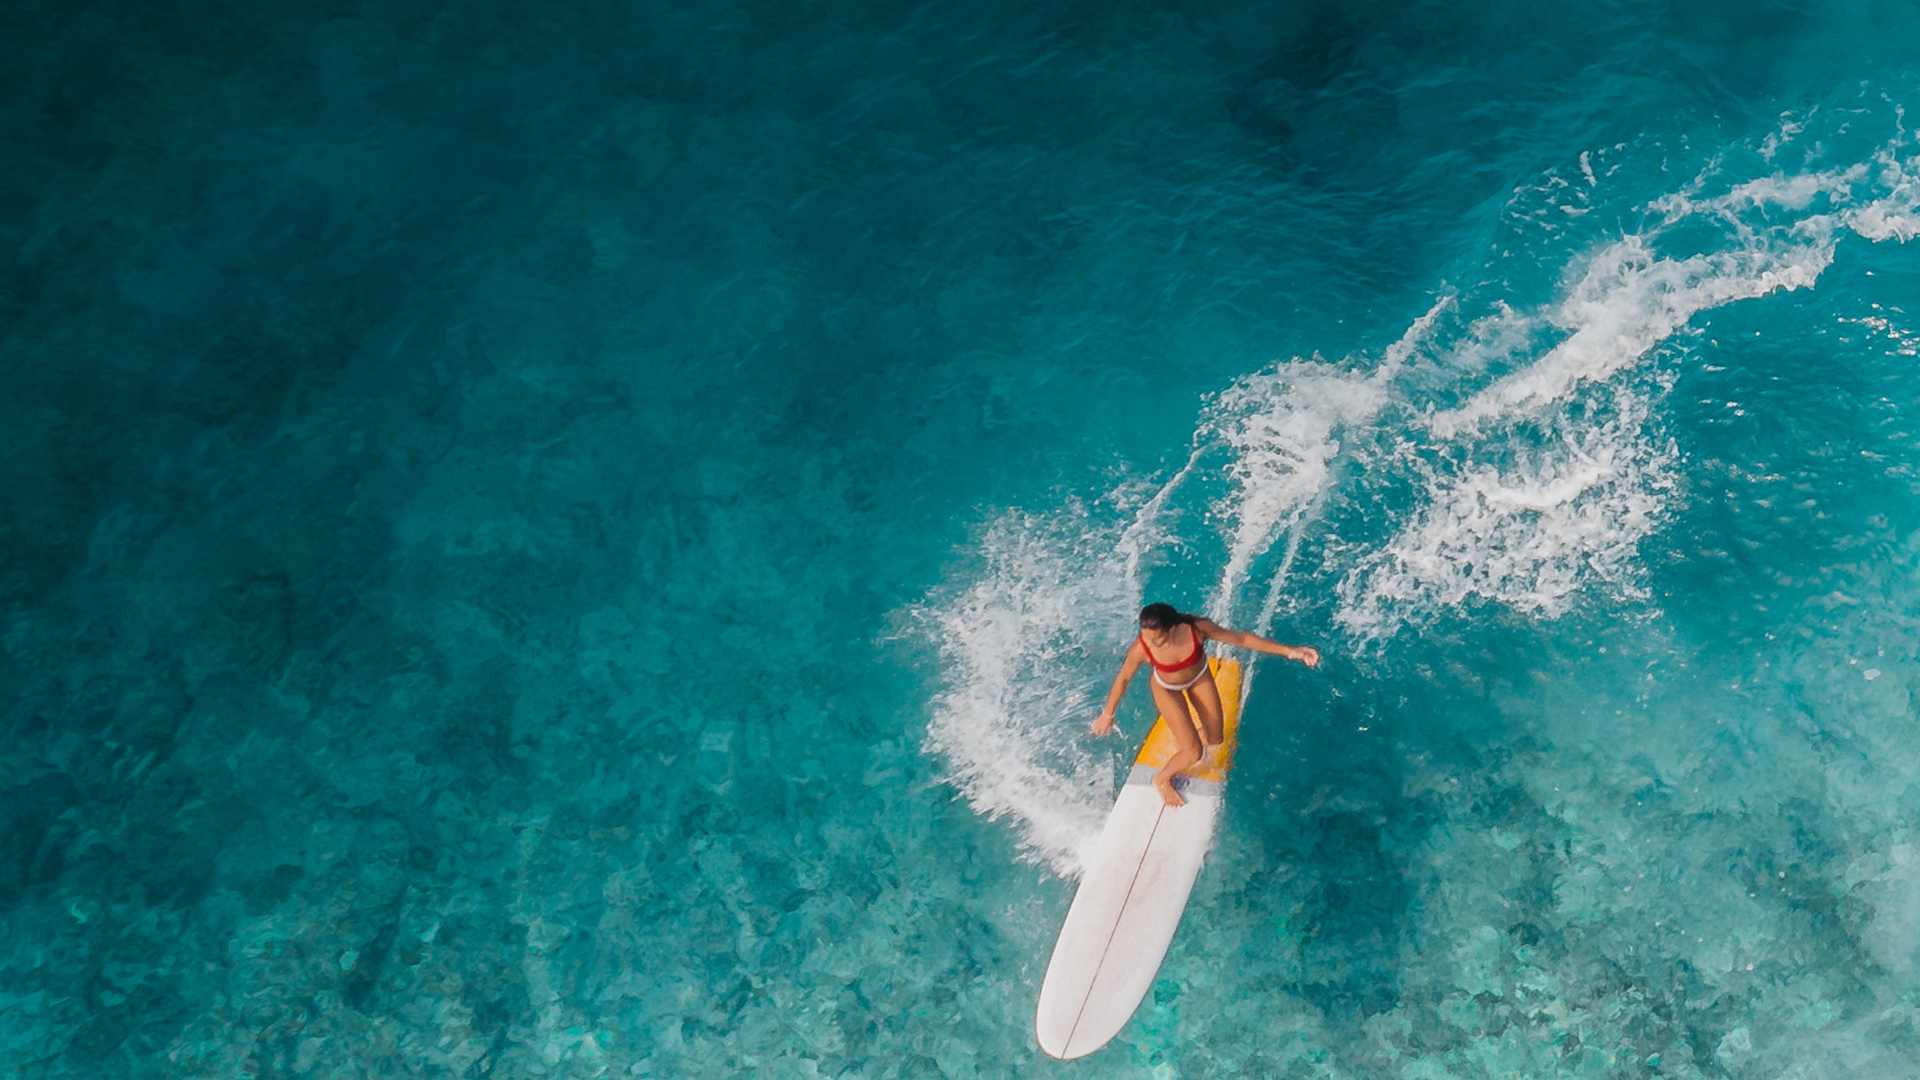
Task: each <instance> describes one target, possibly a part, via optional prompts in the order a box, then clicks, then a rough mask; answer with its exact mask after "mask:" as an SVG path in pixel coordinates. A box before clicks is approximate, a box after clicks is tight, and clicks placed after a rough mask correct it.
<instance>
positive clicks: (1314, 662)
mask: <svg viewBox="0 0 1920 1080" xmlns="http://www.w3.org/2000/svg"><path fill="white" fill-rule="evenodd" d="M1287 659H1289V660H1298V661H1300V662H1301V663H1303V664H1305V665H1307V666H1308V667H1319V666H1320V650H1319V649H1316V648H1314V647H1313V646H1311V645H1295V646H1294V647H1293V651H1292V652H1291V653H1289V654H1288V656H1287Z"/></svg>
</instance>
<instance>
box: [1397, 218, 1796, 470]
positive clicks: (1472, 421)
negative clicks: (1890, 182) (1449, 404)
mask: <svg viewBox="0 0 1920 1080" xmlns="http://www.w3.org/2000/svg"><path fill="white" fill-rule="evenodd" d="M1832 261H1833V243H1832V240H1831V239H1830V238H1825V239H1820V240H1816V241H1814V242H1812V243H1806V244H1795V245H1789V246H1786V247H1783V248H1767V247H1753V248H1743V249H1740V250H1736V251H1726V252H1716V253H1712V254H1704V255H1695V256H1691V257H1688V258H1682V259H1669V258H1662V257H1660V256H1659V255H1657V254H1656V253H1655V252H1654V250H1653V247H1652V245H1651V243H1650V242H1649V241H1648V240H1647V239H1646V238H1645V237H1639V236H1629V237H1626V238H1624V239H1622V240H1619V241H1617V242H1615V243H1612V244H1609V245H1607V246H1606V247H1605V248H1602V249H1601V250H1600V251H1599V252H1597V253H1596V254H1595V255H1594V256H1593V257H1592V258H1591V259H1589V260H1588V262H1587V265H1586V267H1585V270H1584V272H1582V273H1581V274H1580V275H1579V277H1578V278H1577V279H1576V280H1575V281H1574V284H1573V286H1572V287H1571V288H1570V289H1568V290H1567V293H1566V295H1565V296H1563V297H1562V299H1561V300H1560V301H1559V302H1558V303H1556V304H1553V305H1551V306H1550V307H1549V308H1548V309H1547V310H1546V311H1544V312H1542V313H1541V314H1540V315H1538V316H1536V319H1537V321H1538V323H1539V324H1544V325H1547V326H1550V327H1552V328H1554V329H1555V330H1557V331H1559V332H1560V333H1562V334H1564V335H1565V336H1564V337H1563V338H1562V339H1561V341H1560V342H1559V344H1557V345H1555V346H1554V347H1553V348H1551V349H1549V350H1548V351H1547V353H1546V354H1545V355H1544V356H1542V357H1541V358H1540V359H1539V360H1537V361H1535V362H1534V363H1533V364H1532V365H1530V366H1528V367H1526V368H1523V369H1522V370H1520V371H1517V372H1515V373H1513V374H1511V375H1508V376H1506V377H1504V378H1502V379H1500V380H1498V381H1497V382H1495V383H1494V384H1493V385H1492V386H1489V387H1487V388H1486V389H1484V390H1482V391H1480V392H1479V393H1478V394H1475V395H1474V396H1473V397H1472V398H1470V399H1468V400H1467V401H1466V403H1465V404H1463V405H1460V406H1458V407H1457V408H1453V409H1448V410H1445V411H1443V412H1439V413H1436V414H1434V415H1433V416H1432V417H1431V418H1430V419H1429V420H1428V421H1427V426H1428V428H1429V429H1430V430H1431V431H1432V432H1433V434H1434V435H1436V436H1438V437H1440V438H1442V439H1450V438H1454V437H1457V436H1460V435H1462V434H1465V433H1467V432H1469V431H1471V430H1472V429H1474V428H1476V427H1478V426H1480V425H1483V424H1486V423H1488V422H1489V421H1493V420H1497V419H1502V418H1508V417H1513V416H1515V415H1527V414H1536V413H1539V412H1542V411H1544V410H1546V409H1547V408H1548V407H1550V406H1552V405H1554V404H1556V403H1557V402H1560V401H1562V400H1563V399H1565V398H1566V397H1567V396H1568V395H1569V394H1571V393H1573V391H1574V390H1575V389H1577V388H1578V387H1579V386H1580V385H1581V384H1583V383H1590V382H1600V381H1604V380H1606V379H1608V378H1610V377H1611V376H1613V375H1614V374H1615V373H1617V372H1619V371H1620V370H1622V369H1623V368H1626V367H1627V366H1628V365H1630V364H1632V363H1633V362H1634V361H1636V360H1638V359H1639V358H1640V357H1642V356H1644V355H1646V354H1647V352H1648V351H1649V350H1651V349H1652V348H1653V347H1654V346H1656V345H1658V344H1659V343H1661V342H1662V341H1665V340H1666V339H1667V338H1668V337H1670V336H1672V335H1673V333H1674V332H1675V331H1677V330H1679V329H1680V328H1681V327H1683V326H1685V325H1686V323H1687V321H1688V320H1689V319H1692V318H1693V317H1694V316H1695V315H1697V314H1699V313H1700V312H1702V311H1706V310H1708V309H1711V308H1716V307H1720V306H1721V305H1723V304H1728V303H1731V302H1733V301H1735V300H1743V299H1748V298H1750V297H1757V296H1765V295H1766V294H1768V293H1770V292H1774V291H1776V290H1780V289H1803V288H1806V287H1808V286H1810V285H1812V284H1813V283H1814V281H1815V280H1816V279H1818V278H1819V276H1820V272H1821V271H1822V270H1825V269H1826V268H1827V266H1828V264H1830V263H1831V262H1832ZM1507 332H1508V333H1509V334H1514V335H1519V334H1520V333H1521V329H1520V328H1509V329H1508V330H1507Z"/></svg>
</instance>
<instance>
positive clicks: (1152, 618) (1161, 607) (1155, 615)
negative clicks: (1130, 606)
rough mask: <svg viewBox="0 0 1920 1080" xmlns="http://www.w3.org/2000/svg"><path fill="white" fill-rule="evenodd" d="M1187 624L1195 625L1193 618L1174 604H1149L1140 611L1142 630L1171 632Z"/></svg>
mask: <svg viewBox="0 0 1920 1080" xmlns="http://www.w3.org/2000/svg"><path fill="white" fill-rule="evenodd" d="M1181 623H1186V624H1187V625H1188V626H1192V625H1193V616H1191V615H1188V614H1187V613H1186V612H1184V611H1179V610H1176V609H1175V608H1174V606H1173V605H1172V604H1148V605H1147V606H1146V607H1143V608H1141V609H1140V628H1141V629H1143V630H1171V629H1173V628H1174V627H1176V626H1178V625H1180V624H1181Z"/></svg>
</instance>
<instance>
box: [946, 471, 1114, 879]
mask: <svg viewBox="0 0 1920 1080" xmlns="http://www.w3.org/2000/svg"><path fill="white" fill-rule="evenodd" d="M1111 537H1112V534H1111V533H1110V532H1109V533H1107V535H1106V537H1104V538H1103V537H1101V536H1099V535H1098V531H1097V530H1095V529H1094V528H1093V527H1092V526H1091V524H1090V523H1089V522H1088V521H1087V519H1086V516H1085V514H1084V513H1080V512H1077V508H1069V511H1068V512H1066V513H1061V514H1058V515H1054V516H1052V517H1048V518H1039V517H1034V516H1030V515H1026V514H1021V513H1018V512H1008V513H1006V514H1004V515H1002V517H1001V518H1000V519H999V520H997V521H995V522H994V523H993V524H992V525H991V526H990V527H989V528H988V529H987V530H986V532H985V534H984V535H983V536H982V538H981V540H980V544H979V550H980V551H981V553H982V555H983V556H984V560H985V566H984V567H983V568H982V570H981V572H980V574H979V575H978V577H977V578H976V579H975V581H974V582H973V583H972V585H971V586H970V587H968V588H967V589H966V590H965V591H964V592H962V593H961V594H959V595H958V596H956V597H953V598H951V599H949V600H947V601H945V602H939V603H937V604H935V605H929V606H923V607H921V608H919V609H917V610H916V612H915V615H916V616H917V618H918V619H919V620H920V621H921V622H922V623H923V624H925V629H926V630H927V632H928V633H929V635H930V636H931V638H932V640H933V641H934V643H935V645H936V647H937V649H938V651H939V655H940V664H941V682H942V684H943V686H944V689H943V690H942V691H941V692H940V693H939V694H938V695H937V696H936V697H935V698H934V701H933V710H932V718H931V720H930V721H929V724H928V727H927V745H928V748H929V749H931V750H932V751H933V752H934V753H935V754H937V755H939V756H940V757H941V758H942V759H944V760H945V762H946V763H947V771H946V775H945V777H944V779H945V780H946V781H947V782H948V783H950V784H952V785H954V786H955V787H956V788H958V789H959V791H960V793H961V795H962V796H963V797H964V798H965V799H966V800H967V803H968V805H969V806H971V807H972V808H973V810H974V812H975V813H978V814H980V815H982V816H984V817H987V818H1009V819H1012V820H1013V821H1014V822H1015V824H1016V836H1017V839H1018V842H1019V845H1020V848H1021V851H1022V852H1023V854H1025V855H1027V856H1028V857H1031V858H1034V859H1036V860H1038V861H1040V862H1043V863H1045V864H1046V865H1047V866H1048V867H1049V868H1050V869H1052V870H1053V871H1054V872H1055V873H1057V874H1059V875H1060V876H1062V877H1075V876H1078V874H1079V873H1080V872H1081V869H1082V865H1083V857H1084V855H1085V853H1086V850H1087V847H1088V845H1089V844H1091V843H1092V842H1093V841H1094V840H1095V839H1097V837H1098V835H1099V831H1100V823H1101V821H1102V820H1103V819H1104V818H1105V816H1106V813H1107V810H1108V809H1109V806H1110V804H1111V802H1112V799H1113V777H1112V774H1111V770H1110V767H1109V764H1108V762H1107V761H1106V760H1105V759H1104V758H1101V759H1098V760H1096V759H1095V757H1094V756H1093V755H1092V754H1091V753H1090V752H1089V751H1088V749H1087V748H1086V745H1085V742H1084V740H1081V739H1078V738H1076V737H1075V736H1078V735H1080V734H1082V733H1083V732H1084V730H1085V725H1086V724H1087V723H1088V722H1090V721H1091V720H1092V719H1093V715H1094V713H1095V712H1097V711H1098V706H1097V705H1096V703H1095V702H1094V700H1093V697H1092V692H1091V691H1090V689H1089V683H1088V681H1087V679H1086V672H1085V670H1084V665H1082V664H1080V663H1077V662H1075V661H1077V660H1078V659H1080V658H1082V657H1084V656H1085V655H1087V654H1088V653H1090V652H1091V653H1095V654H1098V653H1099V652H1101V651H1103V649H1104V648H1105V647H1106V646H1107V645H1109V644H1110V643H1111V642H1112V641H1114V640H1120V639H1123V638H1124V637H1125V636H1126V626H1125V625H1123V624H1124V623H1125V622H1126V621H1127V616H1128V615H1129V614H1130V613H1129V611H1128V610H1127V607H1128V604H1129V603H1130V601H1131V600H1132V597H1131V596H1130V595H1127V594H1126V593H1127V590H1128V589H1130V586H1128V585H1126V584H1125V577H1124V574H1123V573H1122V572H1121V571H1122V562H1123V558H1122V557H1121V556H1120V555H1118V554H1116V548H1115V546H1114V545H1113V543H1112V540H1111ZM1113 659H1114V661H1115V663H1116V664H1117V663H1118V660H1119V656H1118V654H1117V653H1115V655H1114V658H1113ZM1099 690H1101V691H1104V690H1105V683H1104V681H1103V682H1101V683H1100V684H1099Z"/></svg>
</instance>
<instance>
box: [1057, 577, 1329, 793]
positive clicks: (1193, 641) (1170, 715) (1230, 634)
mask: <svg viewBox="0 0 1920 1080" xmlns="http://www.w3.org/2000/svg"><path fill="white" fill-rule="evenodd" d="M1208 639H1212V640H1214V641H1219V642H1224V643H1226V644H1228V645H1238V646H1240V647H1241V648H1243V649H1252V650H1253V651H1254V652H1263V653H1271V654H1272V655H1274V656H1283V657H1286V658H1287V659H1288V660H1298V661H1300V662H1301V663H1303V664H1305V665H1307V666H1308V667H1318V666H1320V651H1319V650H1318V649H1315V648H1313V647H1311V646H1308V645H1282V644H1280V643H1279V642H1277V641H1273V640H1271V639H1269V638H1263V637H1261V636H1260V635H1258V634H1249V633H1247V632H1246V631H1245V630H1229V629H1227V628H1226V627H1224V626H1221V625H1220V624H1219V623H1216V622H1214V621H1212V620H1211V619H1204V618H1201V617H1200V616H1198V615H1188V614H1185V613H1183V612H1180V611H1176V610H1174V608H1173V605H1171V604H1148V605H1147V606H1146V607H1144V608H1141V609H1140V636H1139V637H1136V638H1134V640H1133V644H1132V645H1130V646H1128V647H1127V655H1126V658H1125V659H1123V660H1122V661H1120V674H1118V675H1115V676H1114V677H1113V689H1111V690H1109V691H1107V707H1106V709H1105V710H1103V711H1102V712H1101V713H1100V715H1099V716H1098V717H1096V718H1095V719H1094V721H1093V733H1094V734H1095V735H1105V734H1106V733H1108V732H1109V731H1112V730H1113V711H1114V710H1115V709H1117V708H1119V707H1120V699H1121V697H1122V696H1124V695H1125V694H1126V692H1127V684H1128V683H1129V682H1132V681H1133V674H1134V672H1136V671H1138V670H1140V665H1141V664H1151V665H1152V666H1153V703H1154V704H1155V705H1156V706H1158V707H1159V709H1160V715H1161V716H1164V717H1166V718H1167V730H1168V731H1169V732H1170V733H1171V734H1172V735H1173V739H1174V741H1175V742H1177V743H1179V744H1180V749H1179V750H1178V751H1176V752H1175V753H1174V755H1173V756H1172V757H1170V758H1168V759H1167V763H1166V765H1165V767H1163V768H1162V769H1161V770H1160V771H1159V772H1158V773H1157V774H1155V776H1154V778H1153V786H1154V787H1155V788H1157V789H1159V791H1160V797H1161V798H1162V799H1164V800H1166V803H1167V805H1168V806H1185V805H1186V802H1187V800H1185V799H1183V798H1181V797H1180V793H1179V792H1178V791H1175V790H1174V789H1173V780H1174V777H1176V776H1179V775H1180V773H1181V772H1183V771H1185V770H1186V769H1188V768H1190V767H1191V766H1193V765H1195V764H1196V763H1198V762H1199V760H1200V758H1201V756H1202V755H1203V754H1204V753H1205V751H1204V750H1202V749H1201V743H1202V742H1203V741H1204V742H1205V744H1206V746H1207V747H1209V748H1211V747H1215V746H1219V745H1220V743H1221V740H1222V739H1224V738H1225V734H1224V733H1223V731H1222V727H1221V710H1220V689H1219V687H1217V686H1215V685H1214V684H1213V673H1212V672H1211V671H1209V670H1208V668H1207V651H1206V648H1205V647H1204V646H1205V642H1206V641H1207V640H1208ZM1188 702H1191V703H1192V709H1191V711H1189V709H1188ZM1175 717H1186V718H1189V719H1191V720H1192V721H1193V722H1192V723H1185V724H1183V723H1180V722H1179V721H1178V720H1176V719H1175Z"/></svg>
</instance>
